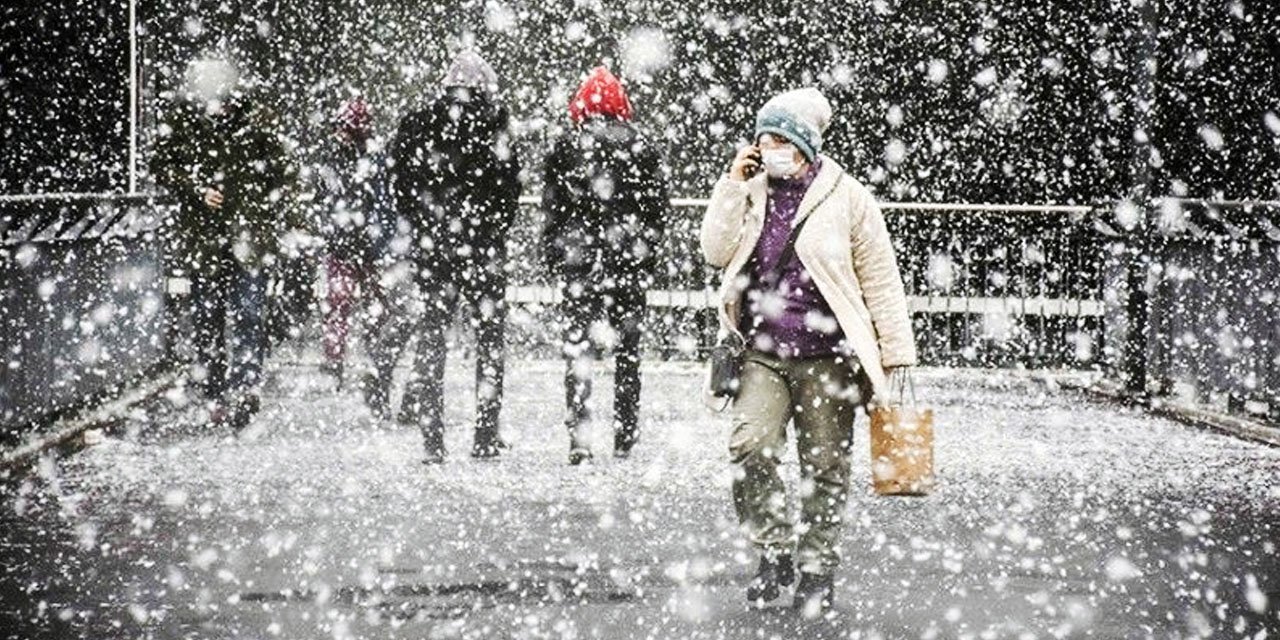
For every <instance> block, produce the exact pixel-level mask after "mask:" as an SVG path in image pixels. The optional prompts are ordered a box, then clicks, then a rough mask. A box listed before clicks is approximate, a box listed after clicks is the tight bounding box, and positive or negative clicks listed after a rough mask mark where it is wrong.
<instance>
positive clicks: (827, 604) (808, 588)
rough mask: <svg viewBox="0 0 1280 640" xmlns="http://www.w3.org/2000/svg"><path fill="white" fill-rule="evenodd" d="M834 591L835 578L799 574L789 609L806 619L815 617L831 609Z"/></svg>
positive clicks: (828, 575) (813, 574)
mask: <svg viewBox="0 0 1280 640" xmlns="http://www.w3.org/2000/svg"><path fill="white" fill-rule="evenodd" d="M835 590H836V585H835V578H834V577H833V576H832V575H831V574H826V575H822V574H817V573H801V574H800V584H799V585H796V595H795V600H793V601H792V603H791V607H792V608H793V609H795V610H796V611H799V612H800V613H801V614H803V615H805V616H806V617H817V616H819V615H822V613H823V612H824V611H826V610H828V609H830V608H831V604H832V602H833V601H834V598H835Z"/></svg>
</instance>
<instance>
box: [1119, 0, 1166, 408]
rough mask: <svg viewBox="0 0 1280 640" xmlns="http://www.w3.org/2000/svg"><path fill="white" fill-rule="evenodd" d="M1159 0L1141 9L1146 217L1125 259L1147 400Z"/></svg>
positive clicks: (1135, 188)
mask: <svg viewBox="0 0 1280 640" xmlns="http://www.w3.org/2000/svg"><path fill="white" fill-rule="evenodd" d="M1154 4H1155V3H1154V2H1151V1H1149V2H1147V3H1145V4H1143V5H1142V6H1140V7H1139V8H1138V46H1137V52H1136V53H1137V60H1136V68H1134V69H1133V73H1134V95H1133V104H1134V107H1135V117H1134V127H1136V128H1138V129H1141V130H1142V132H1143V133H1144V138H1143V139H1142V140H1140V141H1138V142H1137V144H1136V145H1135V146H1134V150H1133V151H1134V153H1133V158H1132V161H1131V162H1132V174H1131V178H1130V180H1131V182H1130V198H1132V201H1133V202H1134V204H1135V205H1137V206H1138V208H1139V210H1141V211H1142V214H1143V215H1142V219H1141V220H1140V221H1139V223H1138V225H1136V226H1135V227H1134V228H1133V229H1132V230H1130V231H1128V232H1127V233H1128V238H1127V242H1126V244H1127V245H1128V246H1127V247H1126V249H1127V250H1126V252H1125V254H1126V259H1127V260H1128V274H1127V280H1128V286H1127V289H1128V304H1127V305H1126V314H1125V315H1127V316H1128V325H1129V326H1128V327H1127V329H1128V335H1127V338H1126V344H1125V358H1124V368H1125V372H1124V373H1125V378H1126V380H1125V386H1126V388H1127V389H1128V391H1129V392H1130V393H1131V394H1133V395H1135V396H1137V397H1139V398H1142V399H1146V398H1147V394H1148V388H1147V386H1148V381H1149V380H1150V377H1151V345H1150V338H1151V312H1152V308H1151V300H1150V296H1149V294H1148V292H1147V278H1148V276H1149V274H1150V272H1151V264H1152V262H1153V261H1154V259H1155V257H1156V256H1155V255H1154V254H1155V251H1156V248H1157V245H1158V243H1157V242H1156V241H1155V239H1154V238H1153V237H1152V234H1153V233H1155V231H1156V230H1155V229H1153V228H1152V225H1151V219H1152V215H1151V214H1152V207H1153V206H1154V204H1155V203H1154V201H1153V199H1152V193H1151V183H1152V176H1151V165H1150V160H1151V147H1152V142H1151V139H1152V137H1153V136H1154V135H1155V131H1153V129H1154V128H1155V126H1156V121H1155V118H1154V117H1153V112H1154V110H1155V75H1156V65H1157V62H1158V61H1157V59H1156V55H1157V50H1156V42H1155V29H1156V15H1155V11H1156V8H1155V7H1154V6H1153V5H1154Z"/></svg>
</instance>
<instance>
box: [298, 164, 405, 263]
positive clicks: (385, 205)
mask: <svg viewBox="0 0 1280 640" xmlns="http://www.w3.org/2000/svg"><path fill="white" fill-rule="evenodd" d="M363 146H364V145H363V144H361V145H360V146H357V145H356V144H354V143H350V142H343V141H340V140H336V139H335V140H334V141H333V142H332V144H331V145H330V148H329V149H328V150H327V152H326V155H325V158H324V159H323V160H322V161H321V162H319V163H318V164H317V165H316V171H315V182H316V205H317V207H316V212H315V220H316V227H317V228H316V231H317V232H318V233H319V235H320V236H321V237H323V238H324V239H325V249H326V251H327V252H328V253H329V255H331V256H333V257H335V258H337V259H339V260H343V261H346V262H354V263H356V264H358V265H362V266H372V265H373V264H374V263H376V262H377V261H378V260H379V259H380V258H381V256H382V254H383V252H384V249H385V246H386V243H387V241H388V239H389V238H390V236H391V235H392V234H393V233H394V231H395V225H394V219H395V215H394V214H393V213H392V212H391V211H390V209H391V203H390V190H389V188H388V185H387V182H388V180H389V178H388V176H387V167H386V158H385V155H384V154H382V153H378V152H371V151H367V150H365V149H363V148H362V147H363Z"/></svg>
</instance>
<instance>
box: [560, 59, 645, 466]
mask: <svg viewBox="0 0 1280 640" xmlns="http://www.w3.org/2000/svg"><path fill="white" fill-rule="evenodd" d="M569 115H570V117H571V118H572V119H573V121H574V123H575V124H576V125H577V126H576V127H575V128H574V129H572V130H570V131H567V132H566V133H565V134H564V135H562V136H561V137H560V138H559V140H557V142H556V144H555V147H554V149H553V151H552V153H551V155H550V156H549V157H548V159H547V163H546V184H545V187H544V191H543V197H542V207H543V210H544V213H545V215H546V223H545V227H544V229H543V255H544V256H545V259H546V261H547V264H548V267H550V269H551V270H552V272H553V273H554V274H556V275H557V276H558V277H560V278H562V279H563V281H564V289H563V294H564V298H563V299H564V303H563V313H564V316H565V331H564V355H565V358H566V360H567V371H566V374H565V398H566V402H567V404H568V409H569V418H568V420H567V424H566V426H567V427H568V430H569V440H570V442H569V463H570V464H579V463H581V462H583V461H585V460H587V459H589V458H590V457H591V451H590V449H589V448H588V447H587V445H586V444H585V442H584V439H583V438H582V433H581V429H582V428H583V426H584V424H585V423H586V422H587V421H588V420H589V418H590V415H589V412H588V410H587V398H588V397H589V396H590V394H591V379H590V376H589V373H588V371H587V370H586V368H585V367H583V366H582V364H583V358H587V357H594V355H595V353H596V352H597V351H598V350H599V349H600V347H601V346H603V344H601V343H602V342H609V341H611V342H614V357H615V364H616V369H615V373H614V388H615V398H614V413H615V421H614V454H615V455H616V456H618V457H626V456H627V455H628V454H629V453H630V452H631V448H632V447H633V446H634V445H635V443H636V441H637V439H638V438H639V424H638V418H639V415H638V414H639V405H640V323H641V320H642V319H643V318H644V310H645V292H646V290H647V289H648V288H649V287H650V286H651V285H652V283H653V282H652V274H653V272H654V269H655V267H656V266H657V249H658V244H659V242H660V241H661V235H662V230H663V225H664V220H663V218H664V216H665V213H666V210H667V206H668V188H667V180H666V176H665V173H664V171H663V169H662V163H661V158H660V157H659V154H658V152H657V150H656V149H655V148H654V147H653V146H652V145H651V144H650V143H649V142H648V141H647V140H646V139H645V137H644V136H643V135H641V134H640V132H639V131H637V130H636V128H635V127H634V126H633V125H632V124H631V122H630V120H631V103H630V101H629V100H628V99H627V96H626V92H625V91H624V90H623V88H622V84H621V83H620V82H619V81H618V79H617V78H616V77H614V76H613V74H611V73H609V71H608V70H607V69H605V68H604V67H597V68H596V69H594V70H592V72H591V73H590V74H589V75H588V77H587V79H586V81H585V82H583V84H582V86H581V88H580V89H579V90H578V93H577V94H576V95H575V96H574V98H573V100H572V102H571V103H570V105H569ZM602 320H603V321H605V322H607V323H608V325H609V326H610V327H611V328H612V330H613V331H614V333H615V337H616V340H608V341H607V340H601V339H600V338H601V336H600V335H599V332H597V331H593V330H592V325H594V324H595V323H596V322H598V321H602Z"/></svg>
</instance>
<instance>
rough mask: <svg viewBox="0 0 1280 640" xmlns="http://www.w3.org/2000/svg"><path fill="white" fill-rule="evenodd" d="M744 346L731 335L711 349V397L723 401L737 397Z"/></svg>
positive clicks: (738, 338)
mask: <svg viewBox="0 0 1280 640" xmlns="http://www.w3.org/2000/svg"><path fill="white" fill-rule="evenodd" d="M745 352H746V345H745V344H743V342H742V338H740V337H738V334H736V333H731V334H729V335H727V336H725V337H724V338H722V339H721V340H720V342H718V343H716V346H714V347H711V385H710V386H711V395H713V396H715V397H717V398H722V399H725V400H733V399H734V398H736V397H738V386H739V383H740V382H741V379H742V356H743V354H744V353H745Z"/></svg>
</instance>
